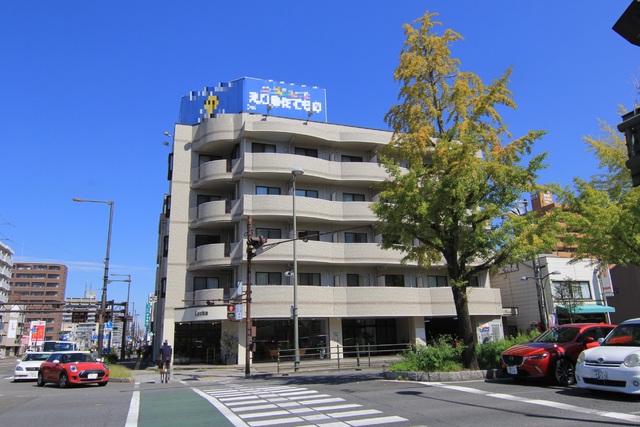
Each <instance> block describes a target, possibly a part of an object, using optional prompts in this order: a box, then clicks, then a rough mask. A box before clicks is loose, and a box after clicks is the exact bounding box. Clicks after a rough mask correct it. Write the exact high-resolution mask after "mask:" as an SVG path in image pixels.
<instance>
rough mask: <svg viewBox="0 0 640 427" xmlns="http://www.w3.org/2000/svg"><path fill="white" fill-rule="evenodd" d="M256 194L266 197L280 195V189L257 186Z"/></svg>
mask: <svg viewBox="0 0 640 427" xmlns="http://www.w3.org/2000/svg"><path fill="white" fill-rule="evenodd" d="M256 194H257V195H259V196H264V195H274V194H275V195H279V194H280V187H264V186H262V185H258V186H256Z"/></svg>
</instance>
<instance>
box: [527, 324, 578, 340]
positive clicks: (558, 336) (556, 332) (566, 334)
mask: <svg viewBox="0 0 640 427" xmlns="http://www.w3.org/2000/svg"><path fill="white" fill-rule="evenodd" d="M578 332H580V330H579V329H578V328H563V327H562V326H558V327H556V328H551V329H549V330H548V331H546V332H545V333H543V334H542V335H540V336H538V337H537V338H536V339H534V340H533V342H570V341H573V340H575V339H576V337H577V336H578Z"/></svg>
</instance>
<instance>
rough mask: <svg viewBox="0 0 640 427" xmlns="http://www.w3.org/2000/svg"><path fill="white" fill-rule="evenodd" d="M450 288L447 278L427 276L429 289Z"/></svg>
mask: <svg viewBox="0 0 640 427" xmlns="http://www.w3.org/2000/svg"><path fill="white" fill-rule="evenodd" d="M446 286H449V281H448V280H447V276H427V287H428V288H443V287H446Z"/></svg>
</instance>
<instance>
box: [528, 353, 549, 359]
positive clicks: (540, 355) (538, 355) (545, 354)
mask: <svg viewBox="0 0 640 427" xmlns="http://www.w3.org/2000/svg"><path fill="white" fill-rule="evenodd" d="M547 356H549V353H542V354H536V355H534V356H529V357H527V359H544V358H545V357H547Z"/></svg>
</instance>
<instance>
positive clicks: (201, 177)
mask: <svg viewBox="0 0 640 427" xmlns="http://www.w3.org/2000/svg"><path fill="white" fill-rule="evenodd" d="M231 179H232V173H231V168H230V167H229V166H228V161H227V160H226V159H222V160H213V161H211V162H207V163H204V164H202V165H201V166H200V167H198V168H194V169H191V186H192V187H193V188H203V187H205V186H206V185H207V184H211V183H216V182H220V181H222V182H224V183H226V182H228V181H231Z"/></svg>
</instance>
